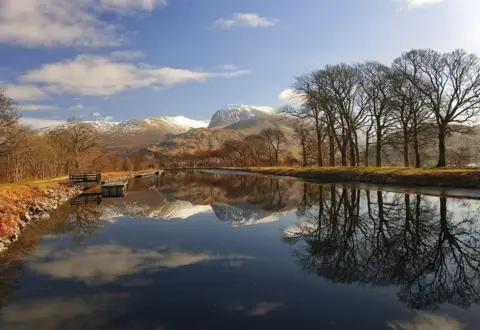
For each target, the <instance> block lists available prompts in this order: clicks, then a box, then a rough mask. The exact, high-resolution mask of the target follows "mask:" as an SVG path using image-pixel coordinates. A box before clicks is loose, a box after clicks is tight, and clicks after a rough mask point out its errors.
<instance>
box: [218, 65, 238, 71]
mask: <svg viewBox="0 0 480 330" xmlns="http://www.w3.org/2000/svg"><path fill="white" fill-rule="evenodd" d="M217 68H218V69H220V70H223V71H234V70H237V69H238V68H237V66H236V65H234V64H221V65H217Z"/></svg>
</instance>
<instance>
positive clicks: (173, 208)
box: [149, 200, 213, 220]
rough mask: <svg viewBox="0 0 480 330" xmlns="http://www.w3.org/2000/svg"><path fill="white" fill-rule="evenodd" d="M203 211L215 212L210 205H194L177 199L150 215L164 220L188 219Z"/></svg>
mask: <svg viewBox="0 0 480 330" xmlns="http://www.w3.org/2000/svg"><path fill="white" fill-rule="evenodd" d="M201 213H213V209H212V207H211V206H210V205H194V204H192V203H190V202H187V201H180V200H176V201H173V202H170V203H167V204H165V205H162V207H160V208H159V209H157V210H154V211H152V212H151V213H150V214H149V217H150V218H158V219H163V220H173V219H188V218H190V217H192V216H194V215H196V214H201Z"/></svg>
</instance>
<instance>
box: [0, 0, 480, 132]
mask: <svg viewBox="0 0 480 330" xmlns="http://www.w3.org/2000/svg"><path fill="white" fill-rule="evenodd" d="M478 12H480V1H477V0H335V1H333V0H74V1H73V0H0V84H2V85H5V86H7V88H8V90H7V94H9V95H10V96H11V97H13V98H14V99H16V100H17V101H18V103H19V106H20V108H21V109H22V110H23V111H24V113H23V115H24V117H26V118H27V119H26V120H25V122H28V123H29V124H33V125H35V126H42V125H45V124H48V123H51V122H50V121H46V120H53V121H55V120H65V119H66V118H69V117H71V116H77V117H81V118H83V119H85V120H92V119H106V120H113V121H121V120H127V119H132V118H135V119H143V118H147V117H155V116H162V115H168V116H175V115H183V116H187V117H190V118H193V119H209V118H210V117H211V115H212V114H213V112H214V111H216V110H217V109H219V108H221V107H223V106H225V105H227V104H251V105H261V106H273V107H276V106H279V105H281V104H282V103H283V102H285V101H284V100H282V99H281V97H280V94H281V93H282V91H284V90H285V89H287V88H288V87H289V86H290V84H291V83H292V82H293V77H294V76H296V75H300V74H302V73H306V72H308V71H310V70H313V69H318V68H321V67H323V66H324V65H325V64H328V63H337V62H342V61H344V62H348V63H351V62H357V61H362V60H366V59H373V60H379V61H383V62H386V63H388V62H389V61H391V60H392V59H393V58H394V57H396V56H398V55H400V54H401V53H402V52H403V51H407V50H409V49H411V48H416V47H421V48H427V47H428V48H434V49H436V50H439V51H450V50H453V49H455V48H459V47H461V48H465V49H466V50H467V51H469V52H477V53H478V52H479V51H480V23H479V22H480V21H479V20H478V18H477V17H476V16H477V14H476V13H478ZM32 118H33V119H32ZM34 119H37V120H34ZM52 123H53V122H52Z"/></svg>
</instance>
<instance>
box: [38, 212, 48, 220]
mask: <svg viewBox="0 0 480 330" xmlns="http://www.w3.org/2000/svg"><path fill="white" fill-rule="evenodd" d="M39 219H40V220H48V219H50V214H48V213H46V212H45V213H42V214H40V217H39Z"/></svg>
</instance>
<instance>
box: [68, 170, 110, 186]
mask: <svg viewBox="0 0 480 330" xmlns="http://www.w3.org/2000/svg"><path fill="white" fill-rule="evenodd" d="M69 181H70V183H71V184H73V185H77V184H78V185H83V184H99V183H100V182H101V181H102V174H101V173H70V175H69Z"/></svg>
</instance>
